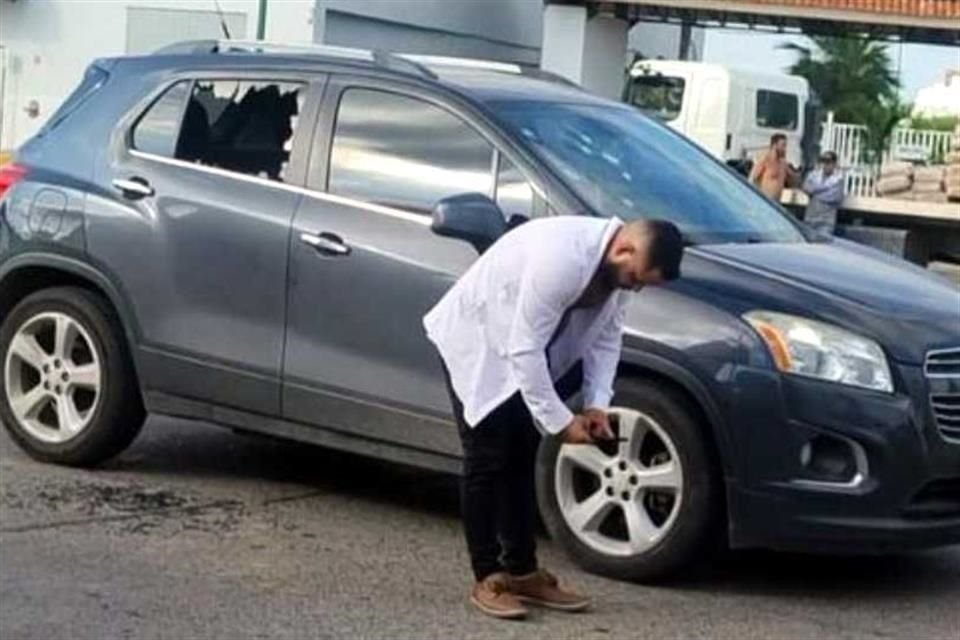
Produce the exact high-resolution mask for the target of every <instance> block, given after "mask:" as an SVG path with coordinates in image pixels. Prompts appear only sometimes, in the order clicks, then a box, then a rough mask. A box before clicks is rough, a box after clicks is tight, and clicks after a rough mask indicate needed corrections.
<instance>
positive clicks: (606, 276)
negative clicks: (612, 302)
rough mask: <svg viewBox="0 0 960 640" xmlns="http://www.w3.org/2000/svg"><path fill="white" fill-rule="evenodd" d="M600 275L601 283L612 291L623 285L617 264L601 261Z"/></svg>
mask: <svg viewBox="0 0 960 640" xmlns="http://www.w3.org/2000/svg"><path fill="white" fill-rule="evenodd" d="M597 275H598V276H599V278H598V279H599V281H600V284H601V285H602V286H603V287H604V288H606V289H609V290H610V291H615V290H616V289H619V288H620V287H622V286H623V284H622V283H621V282H620V272H619V271H618V270H617V265H615V264H613V263H611V262H608V261H606V260H604V261H603V262H602V263H600V269H599V271H598V273H597Z"/></svg>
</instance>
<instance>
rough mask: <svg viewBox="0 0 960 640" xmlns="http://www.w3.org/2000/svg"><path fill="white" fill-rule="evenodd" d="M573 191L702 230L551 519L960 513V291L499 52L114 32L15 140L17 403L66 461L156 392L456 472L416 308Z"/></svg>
mask: <svg viewBox="0 0 960 640" xmlns="http://www.w3.org/2000/svg"><path fill="white" fill-rule="evenodd" d="M464 194H473V196H472V197H470V198H463V197H458V196H463V195H464ZM438 207H439V208H440V209H442V211H443V214H444V215H443V216H440V215H433V213H432V212H434V211H437V210H438ZM552 215H595V216H610V215H617V216H620V217H622V218H625V219H632V218H637V217H660V218H668V219H671V220H673V221H674V222H676V223H677V224H678V225H679V226H680V227H681V229H682V230H683V232H684V235H685V238H686V240H687V242H688V243H689V248H688V250H687V257H686V260H685V263H684V277H683V278H682V279H681V280H680V281H678V282H676V283H674V284H671V285H670V286H668V287H665V288H662V289H658V290H650V291H644V292H642V293H639V294H637V295H636V297H635V299H634V300H633V302H632V307H631V309H630V311H629V316H628V321H627V325H628V327H629V329H628V331H627V335H626V336H625V343H624V350H623V359H622V366H621V370H620V375H619V380H618V386H617V389H618V392H617V397H616V398H615V404H616V405H617V407H618V408H617V409H616V413H617V417H618V421H617V423H618V428H619V430H620V435H621V436H622V437H623V438H624V442H623V443H622V444H619V445H616V446H614V447H612V448H610V447H592V446H589V447H585V446H569V445H561V444H560V443H559V442H557V441H555V439H546V440H544V442H543V444H542V446H541V450H540V454H539V461H538V470H537V473H538V486H539V499H540V506H541V511H542V515H543V518H544V520H545V522H546V524H547V526H548V528H549V529H550V531H551V533H552V534H553V535H554V536H555V537H556V538H557V539H558V540H559V541H560V542H561V543H562V544H563V545H564V547H565V548H566V549H567V550H568V551H569V552H570V553H571V554H572V555H573V556H574V557H575V558H576V559H577V560H578V561H579V562H581V563H582V564H583V566H585V567H586V568H588V569H590V570H594V571H598V572H601V573H605V574H608V575H614V576H623V577H632V578H653V577H656V576H660V575H664V574H666V573H669V572H671V571H675V570H676V569H677V567H679V566H680V565H681V564H683V563H685V562H688V561H689V560H690V559H691V558H693V557H695V555H696V553H697V552H698V551H700V550H702V549H704V548H707V547H710V546H712V545H713V544H714V542H715V541H718V540H723V539H724V537H726V539H727V540H728V542H729V544H731V545H733V546H737V547H743V546H763V547H772V548H798V549H807V550H821V551H852V552H872V551H878V550H884V549H891V548H901V547H905V546H930V545H940V544H949V543H956V542H960V292H958V291H957V290H956V289H954V288H953V287H952V286H951V285H950V284H949V283H948V282H947V281H945V280H940V279H939V278H937V277H936V276H932V275H929V274H928V273H926V272H925V271H923V270H921V269H919V268H917V267H914V266H911V265H909V264H907V263H905V262H902V261H900V260H897V259H894V258H892V257H888V256H885V255H882V254H880V253H878V252H875V251H873V250H871V249H868V248H865V247H861V246H858V245H854V244H850V243H847V242H843V241H840V240H834V239H830V238H823V237H818V236H816V235H815V234H814V233H812V232H811V231H809V230H808V229H807V228H805V227H804V226H803V225H801V224H800V223H798V222H796V221H795V220H793V219H791V218H790V217H789V216H788V215H787V214H786V213H785V212H783V211H782V210H781V209H780V208H778V207H777V206H775V205H773V204H771V203H769V202H768V201H767V200H765V199H764V198H763V197H761V196H760V195H758V193H757V192H756V191H755V190H753V189H752V188H751V187H750V186H749V185H748V184H747V183H746V182H744V181H743V180H742V179H740V178H739V177H737V176H736V175H734V174H733V173H732V172H730V171H729V170H728V169H727V168H726V167H724V166H723V165H721V164H719V163H717V162H715V161H714V160H712V159H711V158H710V157H709V156H708V155H706V154H705V153H703V152H701V150H700V149H699V148H697V147H696V146H694V145H693V144H691V143H690V142H688V141H686V140H685V139H683V138H682V137H680V136H678V135H676V134H674V133H672V132H671V131H670V130H669V129H667V128H665V127H663V126H661V125H660V124H658V123H656V122H653V121H651V120H648V119H646V118H645V117H644V116H642V115H641V114H639V113H638V112H637V111H635V110H633V109H630V108H628V107H626V106H623V105H620V104H617V103H614V102H610V101H607V100H602V99H599V98H596V97H593V96H590V95H588V94H586V93H584V92H581V91H580V90H578V89H576V88H575V87H572V86H570V85H568V84H565V83H563V82H561V81H558V80H556V79H553V78H548V77H543V76H539V75H537V74H532V73H529V72H525V71H523V70H521V69H518V68H514V67H511V66H510V65H502V64H495V63H481V62H477V61H463V60H448V59H423V58H420V59H416V58H411V57H402V56H395V55H389V54H381V53H376V52H362V51H350V50H340V49H322V48H308V49H303V50H296V49H285V50H280V49H275V48H272V47H268V46H265V45H243V44H238V43H227V44H223V43H214V42H195V43H187V44H184V45H178V46H175V47H171V48H169V49H166V50H164V51H161V52H158V53H157V54H155V55H149V56H143V57H126V58H114V59H108V60H99V61H97V62H96V63H94V64H93V65H92V66H91V67H90V68H89V70H88V71H87V73H86V75H85V77H84V78H83V80H82V82H81V83H80V85H79V87H78V88H77V89H76V91H75V92H74V93H73V94H72V95H71V96H70V97H69V99H68V100H67V101H66V102H65V104H64V105H63V106H62V107H61V109H60V110H59V111H58V112H57V113H56V114H55V115H54V116H53V117H52V118H51V120H50V121H49V123H48V124H47V125H46V127H45V128H44V129H43V130H42V131H41V132H40V133H39V134H38V135H37V136H36V137H35V138H33V139H32V140H30V141H29V142H28V143H27V144H26V145H24V146H23V148H22V149H20V150H19V152H18V154H17V156H16V160H15V163H14V164H11V165H8V166H6V167H4V168H3V169H2V170H0V319H2V327H0V364H2V370H3V397H2V401H0V416H2V418H3V422H4V424H5V425H6V428H7V429H8V430H9V432H10V434H11V435H12V436H13V438H14V439H15V440H16V441H17V442H18V443H19V444H20V445H21V446H22V447H23V448H24V449H25V450H26V451H27V452H29V453H30V454H31V455H33V456H34V457H36V458H38V459H41V460H46V461H52V462H59V463H65V464H77V465H90V464H95V463H97V462H99V461H101V460H103V459H105V458H107V457H108V456H112V455H114V454H116V453H118V452H119V451H121V450H122V449H123V448H124V447H126V446H127V445H128V444H129V443H130V442H131V441H132V440H133V438H134V437H135V436H136V434H137V432H138V430H139V429H140V427H141V424H142V423H143V420H144V416H145V413H146V412H155V413H163V414H170V415H176V416H182V417H186V418H192V419H198V420H206V421H211V422H216V423H220V424H224V425H228V426H231V427H234V428H237V429H241V430H248V431H256V432H262V433H267V434H272V435H275V436H282V437H287V438H292V439H296V440H300V441H303V442H309V443H316V444H320V445H324V446H328V447H335V448H340V449H344V450H350V451H356V452H361V453H365V454H369V455H373V456H379V457H383V458H387V459H391V460H396V461H399V462H403V463H408V464H415V465H422V466H426V467H432V468H436V469H443V470H450V471H457V470H458V468H459V455H460V449H459V442H458V439H457V435H456V430H455V429H454V428H453V426H452V421H451V417H450V415H449V406H448V399H447V396H446V393H445V389H444V383H443V377H442V372H441V368H440V365H439V361H438V359H437V357H436V355H435V353H434V352H433V350H432V348H431V347H430V345H429V344H428V342H427V340H426V337H425V336H424V333H423V330H422V328H421V317H422V316H423V314H424V312H425V311H426V310H427V309H429V308H430V307H431V306H432V305H433V304H434V303H435V302H436V301H437V300H438V299H439V298H440V296H441V295H442V294H443V293H444V291H445V290H446V289H447V288H448V287H449V286H450V285H451V283H452V282H453V281H454V279H455V278H456V277H457V276H458V275H459V274H460V273H462V272H463V271H464V270H465V269H466V268H467V267H468V266H469V265H470V264H471V261H472V260H474V259H475V257H476V255H477V251H478V250H482V249H483V248H484V247H485V246H487V245H488V244H489V242H491V241H492V240H494V239H495V237H494V236H496V235H497V234H498V233H501V232H503V230H504V229H506V228H509V227H510V226H512V225H516V224H522V223H523V221H524V220H525V219H530V218H534V217H538V216H552ZM558 259H562V256H558ZM578 375H579V372H578V371H577V369H576V368H575V369H574V370H573V371H570V372H569V373H568V374H567V375H566V376H564V379H563V380H561V381H560V382H561V383H562V384H569V385H576V384H577V377H578Z"/></svg>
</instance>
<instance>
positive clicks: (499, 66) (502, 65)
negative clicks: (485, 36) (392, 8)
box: [395, 53, 523, 75]
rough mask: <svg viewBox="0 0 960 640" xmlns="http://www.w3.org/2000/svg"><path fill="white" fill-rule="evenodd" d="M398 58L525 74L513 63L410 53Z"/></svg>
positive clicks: (399, 55) (402, 54) (431, 63)
mask: <svg viewBox="0 0 960 640" xmlns="http://www.w3.org/2000/svg"><path fill="white" fill-rule="evenodd" d="M395 55H396V56H397V57H400V58H403V59H405V60H410V61H411V62H416V63H418V64H421V65H424V66H428V67H429V66H437V67H458V68H460V69H478V70H483V71H500V72H502V73H514V74H517V75H519V74H521V73H523V68H522V67H521V66H520V65H518V64H514V63H512V62H498V61H496V60H481V59H479V58H453V57H449V56H428V55H418V54H409V53H398V54H395Z"/></svg>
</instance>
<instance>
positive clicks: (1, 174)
mask: <svg viewBox="0 0 960 640" xmlns="http://www.w3.org/2000/svg"><path fill="white" fill-rule="evenodd" d="M26 175H27V169H26V167H22V166H20V165H19V164H13V163H11V164H5V165H3V166H2V167H0V200H2V199H3V196H5V195H6V194H7V191H8V190H9V189H10V187H12V186H13V185H15V184H17V183H18V182H20V181H21V180H23V178H24V176H26Z"/></svg>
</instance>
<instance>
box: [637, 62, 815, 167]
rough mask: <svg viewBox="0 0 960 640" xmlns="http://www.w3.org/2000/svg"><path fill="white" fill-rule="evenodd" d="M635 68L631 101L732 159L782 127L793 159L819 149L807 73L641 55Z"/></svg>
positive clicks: (798, 162) (800, 160)
mask: <svg viewBox="0 0 960 640" xmlns="http://www.w3.org/2000/svg"><path fill="white" fill-rule="evenodd" d="M628 75H629V77H628V80H627V82H626V85H625V87H624V95H623V99H624V102H627V103H628V104H631V105H633V106H635V107H637V108H638V109H641V110H642V111H644V112H646V113H647V114H649V115H651V116H653V117H655V118H657V119H659V120H662V121H663V122H665V123H666V124H667V125H669V126H670V127H672V128H673V129H676V130H677V131H679V132H680V133H682V134H684V135H685V136H687V137H688V138H690V139H692V140H694V141H695V142H697V143H698V144H699V145H700V146H702V147H704V148H705V149H707V150H708V151H709V152H710V153H712V154H713V155H715V156H717V157H718V158H721V159H723V160H725V161H727V162H728V163H730V164H731V165H735V166H742V165H743V164H744V163H746V162H748V161H750V160H752V159H754V157H755V156H756V155H757V154H759V153H760V152H761V151H763V150H764V149H766V148H767V147H768V146H769V145H770V136H772V135H773V134H775V133H782V134H784V135H785V136H787V160H788V161H789V162H790V163H791V164H793V165H794V166H798V167H799V166H803V165H804V164H806V163H805V162H804V160H810V159H811V158H810V157H809V156H810V155H811V154H813V153H815V146H816V145H815V143H814V141H815V140H816V137H817V135H818V131H817V130H816V129H817V126H816V123H817V120H818V119H817V117H816V114H815V112H814V108H813V105H812V104H811V102H810V88H809V86H808V84H807V81H806V80H805V79H804V78H801V77H798V76H791V75H786V74H771V73H756V72H753V71H744V70H739V69H732V68H728V67H724V66H722V65H718V64H709V63H704V62H684V61H677V60H641V61H638V62H636V63H635V64H634V65H633V66H632V67H631V68H630V69H629V72H628Z"/></svg>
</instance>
